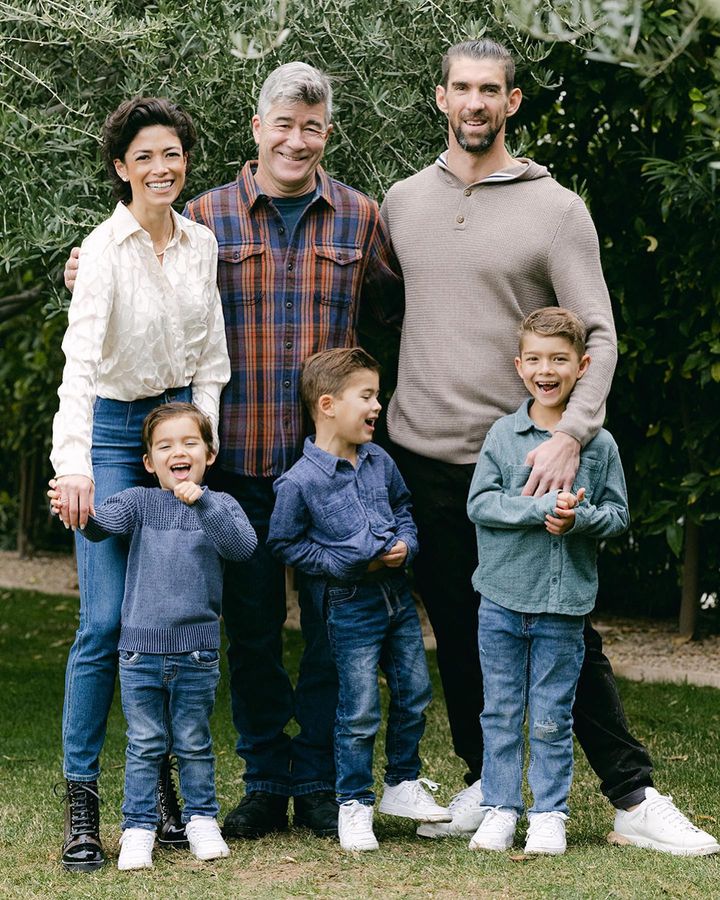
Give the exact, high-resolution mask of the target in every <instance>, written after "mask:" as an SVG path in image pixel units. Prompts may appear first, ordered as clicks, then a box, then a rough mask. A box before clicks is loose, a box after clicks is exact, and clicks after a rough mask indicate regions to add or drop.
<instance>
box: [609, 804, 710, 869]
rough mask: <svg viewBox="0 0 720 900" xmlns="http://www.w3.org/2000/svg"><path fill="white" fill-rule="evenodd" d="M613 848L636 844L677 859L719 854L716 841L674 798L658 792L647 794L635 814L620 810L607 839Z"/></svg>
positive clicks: (616, 814)
mask: <svg viewBox="0 0 720 900" xmlns="http://www.w3.org/2000/svg"><path fill="white" fill-rule="evenodd" d="M607 839H608V841H609V842H610V843H611V844H634V845H635V846H636V847H645V848H647V849H649V850H660V851H662V852H663V853H672V854H674V855H675V856H709V855H710V854H711V853H718V852H719V851H720V844H718V842H717V841H716V840H715V838H714V837H713V836H712V835H711V834H708V833H707V831H703V830H702V829H701V828H698V827H697V826H696V825H693V823H692V822H691V821H690V820H689V819H688V818H687V816H684V815H683V814H682V813H681V812H680V810H679V809H678V808H677V806H675V804H674V803H673V800H672V797H670V796H669V795H668V796H664V795H663V794H659V793H658V792H657V791H656V790H655V788H647V789H646V790H645V799H644V800H643V802H642V803H641V804H640V806H638V808H637V809H634V810H632V811H629V810H625V809H618V810H617V811H616V813H615V830H614V831H611V832H610V834H609V835H608V837H607Z"/></svg>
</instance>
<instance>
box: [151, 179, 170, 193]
mask: <svg viewBox="0 0 720 900" xmlns="http://www.w3.org/2000/svg"><path fill="white" fill-rule="evenodd" d="M171 185H172V181H149V182H148V187H149V188H150V189H151V190H153V191H164V190H167V188H169V187H170V186H171Z"/></svg>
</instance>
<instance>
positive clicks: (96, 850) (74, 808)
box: [62, 781, 105, 872]
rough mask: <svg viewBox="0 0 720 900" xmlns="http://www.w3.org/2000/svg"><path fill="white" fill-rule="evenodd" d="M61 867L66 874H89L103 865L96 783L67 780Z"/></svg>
mask: <svg viewBox="0 0 720 900" xmlns="http://www.w3.org/2000/svg"><path fill="white" fill-rule="evenodd" d="M63 799H64V801H65V840H64V842H63V848H62V864H63V867H64V868H65V869H67V871H68V872H93V871H94V870H95V869H99V868H100V867H101V866H104V865H105V854H104V852H103V848H102V844H101V843H100V797H99V795H98V790H97V781H67V782H66V793H65V797H64V798H63Z"/></svg>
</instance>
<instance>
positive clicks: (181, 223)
mask: <svg viewBox="0 0 720 900" xmlns="http://www.w3.org/2000/svg"><path fill="white" fill-rule="evenodd" d="M170 215H171V216H172V219H173V236H172V237H171V238H170V241H169V242H168V245H167V246H168V247H172V245H173V244H176V243H177V242H178V241H179V240H181V239H182V238H185V237H188V233H189V230H190V228H191V227H192V225H191V224H190V221H189V220H188V219H186V218H184V217H183V216H180V215H178V213H176V212H175V210H174V209H173V208H172V207H171V208H170ZM110 222H111V225H112V234H113V237H114V238H115V242H116V243H117V244H122V242H123V241H125V240H126V239H127V238H129V237H130V235H131V234H138V233H139V236H140V237H141V238H143V237H144V239H145V240H146V241H149V240H150V236H149V235H148V233H147V232H146V231H145V229H144V228H143V227H142V225H141V224H140V223H139V222H138V220H137V219H136V218H135V216H134V215H133V214H132V213H131V212H130V210H129V209H128V208H127V206H125V204H124V203H122V202H120V203H118V204H117V206H116V207H115V210H114V212H113V214H112V216H111V217H110ZM166 249H167V248H166Z"/></svg>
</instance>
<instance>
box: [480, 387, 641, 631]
mask: <svg viewBox="0 0 720 900" xmlns="http://www.w3.org/2000/svg"><path fill="white" fill-rule="evenodd" d="M530 402H531V401H530V400H528V401H525V402H524V403H523V404H522V406H520V408H519V409H518V410H517V412H515V413H513V414H512V415H509V416H504V417H503V418H502V419H499V420H498V421H497V422H496V423H495V424H494V425H493V426H492V428H491V429H490V431H489V433H488V436H487V438H486V439H485V443H484V445H483V448H482V451H481V453H480V458H479V459H478V463H477V466H476V468H475V474H474V476H473V480H472V483H471V485H470V495H469V497H468V515H469V516H470V519H471V521H473V522H474V523H475V525H476V531H477V542H478V557H479V564H478V567H477V569H476V570H475V573H474V575H473V579H472V581H473V586H474V588H475V590H476V591H478V592H479V593H481V594H483V595H484V596H486V597H488V598H489V599H490V600H492V601H493V602H494V603H497V604H499V605H500V606H504V607H506V608H507V609H512V610H515V611H517V612H524V613H560V614H563V615H573V616H579V615H584V614H585V613H588V612H590V610H591V609H592V608H593V606H594V605H595V597H596V594H597V586H598V579H597V566H596V557H597V544H598V540H599V539H601V538H608V537H613V536H614V535H618V534H622V532H623V531H625V530H626V529H627V527H628V524H629V514H628V503H627V491H626V488H625V476H624V474H623V470H622V464H621V462H620V455H619V453H618V448H617V445H616V443H615V441H614V440H613V438H612V435H611V434H610V433H609V432H607V431H605V429H601V430H600V431H599V432H598V434H597V435H596V437H594V438H593V439H592V440H591V441H590V442H589V443H588V444H587V445H586V446H585V447H584V448H583V450H582V451H581V453H580V466H579V468H578V473H577V476H576V478H575V483H574V484H573V489H572V490H573V493H577V491H578V490H579V489H580V488H581V487H584V488H585V491H586V495H585V499H584V500H583V502H582V503H580V504H579V505H578V506H577V507H576V508H575V524H574V525H573V527H572V528H571V529H570V531H567V532H565V534H564V535H554V534H550V533H549V532H548V531H546V529H545V516H546V515H547V514H548V513H552V512H553V510H554V509H555V507H556V505H557V496H558V491H551V492H550V493H548V494H545V495H544V496H542V497H523V496H521V492H522V489H523V487H524V485H525V483H526V482H527V480H528V476H529V475H530V472H531V467H530V466H526V465H525V458H526V457H527V454H528V453H529V452H530V451H531V450H533V449H534V448H535V447H537V446H538V444H540V443H542V442H543V441H545V440H547V439H548V438H549V437H550V435H549V433H548V432H547V431H545V430H543V429H541V428H539V427H538V426H537V425H535V423H534V422H533V421H532V419H531V418H530V415H529V411H528V410H529V403H530Z"/></svg>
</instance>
